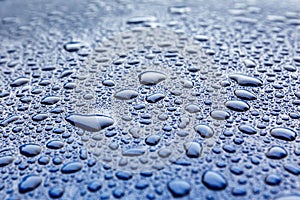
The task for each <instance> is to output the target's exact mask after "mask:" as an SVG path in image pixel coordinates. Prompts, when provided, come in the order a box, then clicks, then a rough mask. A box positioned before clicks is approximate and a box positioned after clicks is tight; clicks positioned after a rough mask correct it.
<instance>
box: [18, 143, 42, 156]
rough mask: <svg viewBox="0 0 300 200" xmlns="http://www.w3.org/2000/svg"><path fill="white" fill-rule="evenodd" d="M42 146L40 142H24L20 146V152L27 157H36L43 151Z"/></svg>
mask: <svg viewBox="0 0 300 200" xmlns="http://www.w3.org/2000/svg"><path fill="white" fill-rule="evenodd" d="M41 151H42V148H41V147H40V145H38V144H24V145H22V146H20V153H21V154H22V155H24V156H27V157H34V156H37V155H39V154H40V153H41Z"/></svg>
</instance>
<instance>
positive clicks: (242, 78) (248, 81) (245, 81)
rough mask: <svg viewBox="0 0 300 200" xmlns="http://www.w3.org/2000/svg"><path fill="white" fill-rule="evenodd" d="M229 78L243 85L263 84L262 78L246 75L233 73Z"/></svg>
mask: <svg viewBox="0 0 300 200" xmlns="http://www.w3.org/2000/svg"><path fill="white" fill-rule="evenodd" d="M229 78H231V79H233V80H235V81H236V82H237V83H238V84H239V85H241V86H250V87H258V86H262V85H263V82H262V81H261V80H259V79H257V78H253V77H250V76H246V75H241V74H232V75H229Z"/></svg>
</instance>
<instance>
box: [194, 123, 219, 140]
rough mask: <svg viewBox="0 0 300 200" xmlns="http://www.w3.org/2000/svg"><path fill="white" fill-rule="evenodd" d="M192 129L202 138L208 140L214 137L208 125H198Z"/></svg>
mask: <svg viewBox="0 0 300 200" xmlns="http://www.w3.org/2000/svg"><path fill="white" fill-rule="evenodd" d="M194 129H195V131H196V132H197V133H199V134H200V135H201V137H203V138H210V137H212V136H213V135H214V131H213V129H212V128H211V127H210V126H208V125H204V124H199V125H197V126H195V127H194Z"/></svg>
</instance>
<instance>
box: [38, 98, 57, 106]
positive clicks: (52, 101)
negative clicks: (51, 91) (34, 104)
mask: <svg viewBox="0 0 300 200" xmlns="http://www.w3.org/2000/svg"><path fill="white" fill-rule="evenodd" d="M58 101H59V97H57V96H48V97H45V98H43V99H42V101H41V103H42V104H45V105H54V104H56V103H57V102H58Z"/></svg>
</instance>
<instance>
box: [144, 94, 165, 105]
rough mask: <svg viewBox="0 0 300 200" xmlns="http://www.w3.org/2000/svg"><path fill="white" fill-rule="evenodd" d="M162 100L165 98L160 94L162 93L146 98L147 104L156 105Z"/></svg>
mask: <svg viewBox="0 0 300 200" xmlns="http://www.w3.org/2000/svg"><path fill="white" fill-rule="evenodd" d="M164 98H165V95H164V94H162V93H155V94H152V95H150V96H147V97H146V101H147V102H148V103H157V102H159V101H160V100H162V99H164Z"/></svg>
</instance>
